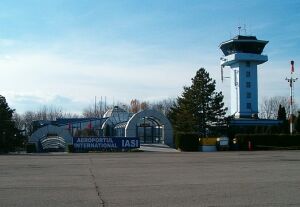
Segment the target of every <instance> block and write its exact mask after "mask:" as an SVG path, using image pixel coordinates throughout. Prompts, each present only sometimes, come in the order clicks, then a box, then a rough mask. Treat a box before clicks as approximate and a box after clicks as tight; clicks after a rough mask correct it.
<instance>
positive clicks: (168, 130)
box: [125, 109, 174, 147]
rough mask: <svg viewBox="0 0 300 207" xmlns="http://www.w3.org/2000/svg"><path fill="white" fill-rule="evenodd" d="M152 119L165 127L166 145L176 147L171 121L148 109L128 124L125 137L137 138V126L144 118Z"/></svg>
mask: <svg viewBox="0 0 300 207" xmlns="http://www.w3.org/2000/svg"><path fill="white" fill-rule="evenodd" d="M145 117H147V118H151V119H154V120H156V121H157V122H158V123H159V124H160V125H161V126H163V127H164V130H163V136H162V137H163V140H164V144H166V145H169V146H171V147H173V146H174V141H173V129H172V125H171V123H170V121H169V120H168V119H167V117H165V116H164V115H163V114H162V113H160V112H158V111H156V110H151V109H147V110H144V111H141V112H138V113H136V114H134V115H133V116H132V117H131V118H130V119H129V120H128V122H127V124H126V127H125V137H135V136H136V125H137V123H138V122H139V121H140V120H141V119H143V118H145Z"/></svg>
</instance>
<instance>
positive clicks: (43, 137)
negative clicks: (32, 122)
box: [29, 125, 73, 149]
mask: <svg viewBox="0 0 300 207" xmlns="http://www.w3.org/2000/svg"><path fill="white" fill-rule="evenodd" d="M51 136H52V137H56V138H55V139H53V138H50V137H51ZM42 141H43V142H42ZM45 141H46V142H45ZM50 141H51V142H50ZM53 141H56V142H57V144H58V145H61V143H65V145H67V144H73V137H72V136H71V134H70V133H69V131H68V130H67V129H64V128H62V127H58V126H54V125H47V126H44V127H41V128H39V129H38V130H36V131H35V132H34V133H33V134H32V135H31V136H30V138H29V143H34V144H35V145H36V147H37V149H38V145H39V143H41V144H44V145H45V146H46V144H48V143H52V144H53Z"/></svg>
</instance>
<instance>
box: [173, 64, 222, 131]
mask: <svg viewBox="0 0 300 207" xmlns="http://www.w3.org/2000/svg"><path fill="white" fill-rule="evenodd" d="M226 110H227V108H225V107H224V103H223V95H222V92H216V81H215V80H213V79H212V78H210V77H209V73H208V72H206V70H205V69H204V68H200V69H199V70H198V71H197V72H196V76H195V77H194V78H192V85H191V86H189V87H184V88H183V93H182V96H181V97H178V98H177V103H176V104H175V105H174V106H173V107H172V108H171V111H170V116H169V117H170V120H171V122H172V123H173V127H174V130H175V132H197V133H198V134H202V135H204V136H206V135H207V129H209V128H211V127H212V126H214V125H218V124H220V123H221V122H223V121H224V116H225V114H226Z"/></svg>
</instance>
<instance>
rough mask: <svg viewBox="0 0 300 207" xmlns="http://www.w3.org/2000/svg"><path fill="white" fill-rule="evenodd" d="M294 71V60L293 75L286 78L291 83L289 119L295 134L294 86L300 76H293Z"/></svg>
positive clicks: (291, 129)
mask: <svg viewBox="0 0 300 207" xmlns="http://www.w3.org/2000/svg"><path fill="white" fill-rule="evenodd" d="M293 73H294V61H293V60H292V61H291V77H290V78H285V80H287V82H289V83H290V114H289V120H290V134H291V135H292V134H293V95H294V94H293V87H294V82H296V80H298V78H293Z"/></svg>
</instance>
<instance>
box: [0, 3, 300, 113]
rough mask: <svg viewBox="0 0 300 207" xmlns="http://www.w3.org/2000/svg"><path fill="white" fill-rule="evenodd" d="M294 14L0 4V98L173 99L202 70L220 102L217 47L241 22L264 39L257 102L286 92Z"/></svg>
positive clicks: (273, 9)
mask: <svg viewBox="0 0 300 207" xmlns="http://www.w3.org/2000/svg"><path fill="white" fill-rule="evenodd" d="M299 11H300V1H297V0H294V1H292V0H287V1H277V0H275V1H267V0H265V1H264V0H261V1H258V0H254V1H217V0H211V1H200V0H198V1H192V0H189V1H176V0H172V1H171V0H170V1H163V0H161V1H155V0H151V1H141V0H139V1H138V0H136V1H133V0H132V1H99V0H76V1H73V0H51V1H50V0H49V1H48V0H31V1H29V0H28V1H26V0H19V1H17V0H9V1H1V7H0V68H1V81H0V94H1V95H4V96H5V97H6V98H7V100H8V103H9V104H10V106H11V107H12V108H15V109H16V110H17V112H20V113H22V112H24V111H26V110H35V109H38V108H40V107H41V106H43V105H53V106H57V107H61V108H62V109H63V110H64V111H66V112H80V111H81V109H83V108H84V107H86V106H87V105H89V104H92V103H93V100H94V97H95V96H97V97H98V98H99V99H100V97H101V96H103V97H104V96H106V97H107V100H108V101H110V102H113V101H115V102H116V101H121V102H127V103H128V102H129V101H130V100H131V99H133V98H137V99H140V100H146V101H153V100H160V99H163V98H169V97H176V96H178V95H180V94H181V92H182V87H183V86H184V85H189V84H190V79H191V78H192V77H193V76H194V75H195V72H196V70H197V69H198V68H200V67H204V68H206V69H207V70H208V71H209V73H210V75H211V77H213V78H214V79H216V81H217V89H218V90H222V92H223V93H224V95H225V103H226V105H229V101H228V100H229V98H230V93H229V81H225V82H224V83H221V80H220V66H219V63H220V61H219V59H220V57H221V55H222V53H221V51H220V50H219V48H218V46H219V44H220V42H222V41H225V40H227V39H229V38H230V37H232V36H234V35H236V34H237V33H238V30H237V27H238V26H242V27H243V26H244V25H246V32H247V34H252V35H256V36H257V37H258V38H260V39H264V40H269V41H270V42H269V44H268V45H267V47H266V49H265V51H264V53H265V54H267V55H268V56H269V61H268V62H267V63H265V64H263V65H261V66H260V67H259V68H260V69H259V99H260V100H261V99H262V97H271V96H288V95H289V86H288V83H287V82H286V81H285V80H284V79H285V77H286V76H289V72H290V60H292V59H293V60H294V61H295V70H296V73H295V77H296V76H297V77H299V71H300V67H299V65H300V47H299V45H300V31H299V30H300V12H299ZM225 72H228V73H229V70H228V71H225ZM298 85H300V81H298V83H296V85H295V98H296V100H299V99H300V92H299V86H298Z"/></svg>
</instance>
